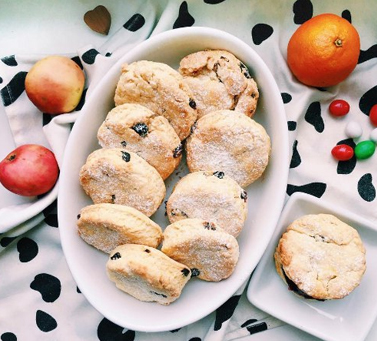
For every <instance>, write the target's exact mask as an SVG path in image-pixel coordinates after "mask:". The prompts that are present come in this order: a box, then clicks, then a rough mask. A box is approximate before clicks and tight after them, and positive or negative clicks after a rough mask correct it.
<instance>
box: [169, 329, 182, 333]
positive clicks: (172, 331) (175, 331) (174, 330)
mask: <svg viewBox="0 0 377 341" xmlns="http://www.w3.org/2000/svg"><path fill="white" fill-rule="evenodd" d="M180 330H181V328H178V329H173V330H171V331H170V333H178V332H179V331H180Z"/></svg>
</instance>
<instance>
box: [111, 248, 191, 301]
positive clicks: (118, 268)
mask: <svg viewBox="0 0 377 341" xmlns="http://www.w3.org/2000/svg"><path fill="white" fill-rule="evenodd" d="M106 270H107V275H108V277H109V279H110V280H111V281H113V282H114V283H115V284H116V286H117V287H118V288H119V289H120V290H122V291H124V292H126V293H128V294H129V295H132V296H133V297H135V298H137V299H138V300H140V301H146V302H157V303H159V304H163V305H168V304H170V303H172V302H174V301H175V300H176V299H177V298H178V297H179V296H180V295H181V292H182V290H183V288H184V286H185V285H186V283H187V282H188V281H189V279H190V278H191V271H190V269H189V268H188V267H187V266H185V265H183V264H180V263H178V262H176V261H174V260H173V259H170V258H169V257H168V256H166V255H165V254H164V253H162V252H161V251H159V250H157V249H154V248H151V247H148V246H145V245H136V244H125V245H121V246H119V247H117V248H116V249H115V250H113V251H112V252H111V254H110V256H109V259H108V261H107V264H106Z"/></svg>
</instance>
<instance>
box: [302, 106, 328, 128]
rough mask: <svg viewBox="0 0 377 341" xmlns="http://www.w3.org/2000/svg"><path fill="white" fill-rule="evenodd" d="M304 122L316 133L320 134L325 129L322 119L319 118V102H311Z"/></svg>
mask: <svg viewBox="0 0 377 341" xmlns="http://www.w3.org/2000/svg"><path fill="white" fill-rule="evenodd" d="M305 121H306V122H308V123H309V124H311V125H312V126H313V127H314V129H315V130H316V131H317V132H318V133H322V132H323V130H324V129H325V125H324V123H323V119H322V116H321V104H320V103H319V102H312V103H311V104H310V105H309V107H308V109H307V111H306V113H305Z"/></svg>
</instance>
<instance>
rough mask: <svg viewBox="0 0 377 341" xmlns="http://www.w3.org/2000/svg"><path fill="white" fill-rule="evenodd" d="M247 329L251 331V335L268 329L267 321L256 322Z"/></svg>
mask: <svg viewBox="0 0 377 341" xmlns="http://www.w3.org/2000/svg"><path fill="white" fill-rule="evenodd" d="M246 329H247V331H248V332H249V333H250V335H252V334H255V333H259V332H262V331H264V330H267V323H266V322H259V323H255V324H253V325H252V326H250V327H246Z"/></svg>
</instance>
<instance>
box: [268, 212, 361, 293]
mask: <svg viewBox="0 0 377 341" xmlns="http://www.w3.org/2000/svg"><path fill="white" fill-rule="evenodd" d="M274 258H275V265H276V270H277V272H278V274H279V275H280V277H281V278H282V279H283V280H284V282H286V283H287V284H288V287H289V289H291V290H292V291H293V292H295V293H297V294H299V295H301V296H303V297H305V298H314V299H317V300H331V299H340V298H343V297H345V296H347V295H348V294H350V293H351V292H352V291H353V290H354V289H355V288H356V287H357V286H358V285H359V284H360V281H361V279H362V277H363V275H364V272H365V270H366V258H365V247H364V245H363V242H362V240H361V239H360V235H359V233H358V232H357V230H355V229H354V228H353V227H351V226H350V225H348V224H346V223H344V222H343V221H341V220H340V219H339V218H337V217H335V216H334V215H332V214H307V215H304V216H302V217H300V218H298V219H296V220H295V221H293V222H292V223H291V224H290V225H289V226H288V228H287V230H286V232H284V234H283V235H282V237H281V238H280V240H279V243H278V245H277V248H276V251H275V254H274Z"/></svg>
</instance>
